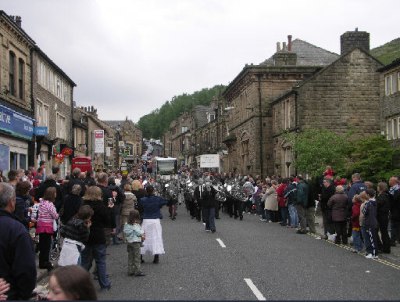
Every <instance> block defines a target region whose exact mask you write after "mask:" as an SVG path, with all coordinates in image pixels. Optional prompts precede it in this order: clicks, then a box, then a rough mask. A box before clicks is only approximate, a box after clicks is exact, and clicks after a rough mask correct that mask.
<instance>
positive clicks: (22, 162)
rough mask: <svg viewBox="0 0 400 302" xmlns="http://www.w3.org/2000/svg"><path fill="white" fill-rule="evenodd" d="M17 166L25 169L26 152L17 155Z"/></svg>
mask: <svg viewBox="0 0 400 302" xmlns="http://www.w3.org/2000/svg"><path fill="white" fill-rule="evenodd" d="M19 168H20V169H24V170H26V168H27V166H26V154H20V155H19Z"/></svg>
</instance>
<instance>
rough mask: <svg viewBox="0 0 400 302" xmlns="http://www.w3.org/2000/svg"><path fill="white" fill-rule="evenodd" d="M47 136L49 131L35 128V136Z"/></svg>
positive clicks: (45, 128) (44, 128)
mask: <svg viewBox="0 0 400 302" xmlns="http://www.w3.org/2000/svg"><path fill="white" fill-rule="evenodd" d="M47 134H49V129H48V128H47V127H35V135H36V136H45V135H47Z"/></svg>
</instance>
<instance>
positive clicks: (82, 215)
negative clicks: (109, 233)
mask: <svg viewBox="0 0 400 302" xmlns="http://www.w3.org/2000/svg"><path fill="white" fill-rule="evenodd" d="M93 214H94V212H93V210H92V208H91V207H90V206H89V205H83V206H81V207H80V208H79V210H78V213H77V214H76V215H75V216H74V217H72V218H71V219H70V220H69V221H68V222H67V224H66V225H64V226H62V227H61V230H60V232H61V236H62V237H64V238H65V239H64V243H63V246H62V249H61V253H60V259H59V261H58V265H59V266H66V265H73V264H81V251H82V250H83V249H84V248H85V245H84V243H86V242H87V241H88V239H89V235H90V226H91V224H92V222H91V218H92V216H93Z"/></svg>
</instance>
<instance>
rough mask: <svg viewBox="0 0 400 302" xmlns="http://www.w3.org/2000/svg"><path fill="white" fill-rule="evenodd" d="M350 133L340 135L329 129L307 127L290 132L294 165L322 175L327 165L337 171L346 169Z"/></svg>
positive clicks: (287, 135) (315, 174) (303, 171)
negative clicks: (300, 130)
mask: <svg viewBox="0 0 400 302" xmlns="http://www.w3.org/2000/svg"><path fill="white" fill-rule="evenodd" d="M347 138H348V134H347V135H339V134H336V133H334V132H332V131H330V130H327V129H306V130H304V131H302V132H300V133H293V132H292V133H288V134H286V135H285V139H287V140H288V141H289V142H291V145H292V150H293V153H294V165H295V167H296V168H297V170H298V171H299V172H300V173H306V174H309V175H310V176H313V177H315V176H319V175H322V173H323V171H324V170H325V168H326V166H327V165H330V166H332V167H333V168H334V170H335V171H337V172H341V171H344V170H345V164H346V161H347V155H348V153H349V143H348V139H347Z"/></svg>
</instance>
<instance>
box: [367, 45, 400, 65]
mask: <svg viewBox="0 0 400 302" xmlns="http://www.w3.org/2000/svg"><path fill="white" fill-rule="evenodd" d="M371 55H373V56H374V57H375V58H377V59H378V60H379V61H381V62H382V63H383V64H384V65H387V64H390V63H392V62H393V61H394V60H395V59H397V58H400V38H397V39H395V40H393V41H390V42H388V43H386V44H384V45H382V46H379V47H376V48H374V49H371Z"/></svg>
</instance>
